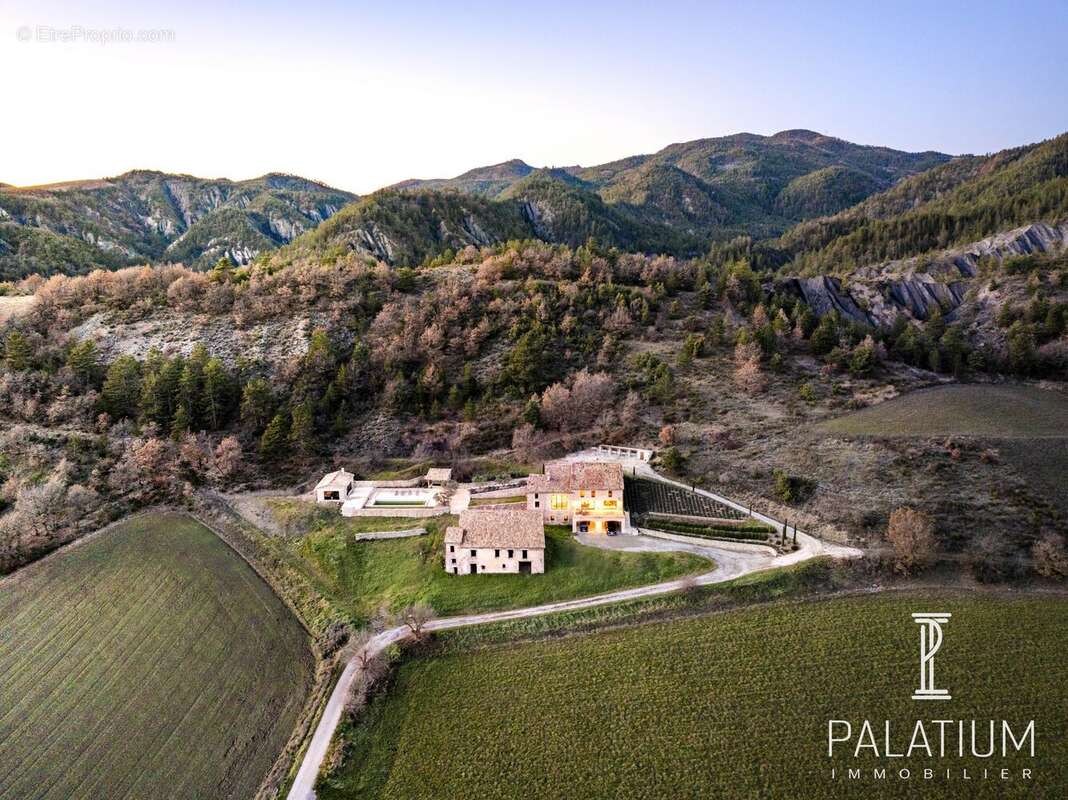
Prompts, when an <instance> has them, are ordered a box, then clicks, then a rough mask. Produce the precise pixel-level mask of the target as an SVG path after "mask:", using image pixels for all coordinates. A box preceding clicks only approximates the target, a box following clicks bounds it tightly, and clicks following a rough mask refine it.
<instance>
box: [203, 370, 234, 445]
mask: <svg viewBox="0 0 1068 800" xmlns="http://www.w3.org/2000/svg"><path fill="white" fill-rule="evenodd" d="M230 395H231V388H230V375H229V374H228V373H227V372H226V367H224V366H223V363H222V361H220V360H219V359H217V358H211V359H208V363H207V364H205V365H204V385H203V392H202V394H201V402H200V406H201V408H203V409H204V421H205V422H206V423H207V425H208V427H209V429H210V430H213V431H217V430H219V429H220V428H221V427H222V426H223V424H225V422H226V419H227V417H229V416H230V403H231V401H230Z"/></svg>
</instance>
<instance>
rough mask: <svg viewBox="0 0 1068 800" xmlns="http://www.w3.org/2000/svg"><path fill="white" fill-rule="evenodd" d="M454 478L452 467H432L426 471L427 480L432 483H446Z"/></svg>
mask: <svg viewBox="0 0 1068 800" xmlns="http://www.w3.org/2000/svg"><path fill="white" fill-rule="evenodd" d="M450 478H452V469H451V468H450V467H431V468H430V469H428V470H427V471H426V479H427V480H428V481H430V482H431V483H446V482H447V481H448V480H449V479H450Z"/></svg>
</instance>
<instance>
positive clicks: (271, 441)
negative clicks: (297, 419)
mask: <svg viewBox="0 0 1068 800" xmlns="http://www.w3.org/2000/svg"><path fill="white" fill-rule="evenodd" d="M288 433H289V415H288V414H286V413H285V412H284V411H280V412H278V413H277V414H275V415H274V418H273V419H272V420H271V422H270V424H269V425H268V426H267V428H266V430H264V432H263V435H262V436H261V437H260V457H261V458H263V459H264V460H266V461H275V460H277V459H279V458H281V457H282V456H283V455H285V452H286V441H287V436H288Z"/></svg>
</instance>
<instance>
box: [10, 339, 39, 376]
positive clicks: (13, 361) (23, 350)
mask: <svg viewBox="0 0 1068 800" xmlns="http://www.w3.org/2000/svg"><path fill="white" fill-rule="evenodd" d="M32 359H33V348H31V347H30V342H29V340H28V339H27V338H26V337H25V336H24V335H23V334H22V331H11V333H9V334H8V335H7V341H6V342H4V365H5V366H6V367H7V368H8V369H9V370H11V371H12V372H21V371H22V370H25V369H29V368H30V362H31V361H32Z"/></svg>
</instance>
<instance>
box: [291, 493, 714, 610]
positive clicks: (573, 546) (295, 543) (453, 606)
mask: <svg viewBox="0 0 1068 800" xmlns="http://www.w3.org/2000/svg"><path fill="white" fill-rule="evenodd" d="M285 513H287V514H289V515H293V514H296V513H297V512H296V511H295V510H294V509H293V507H292V504H289V505H287V506H286V508H285ZM306 513H307V516H306V520H307V523H306V524H307V525H308V530H307V531H306V532H305V533H304V534H303V535H302V536H301V537H300V538H296V539H293V540H291V541H289V542H287V543H286V545H285V546H286V547H287V556H288V557H289V558H290V559H291V563H294V564H295V565H297V566H298V567H299V568H301V569H302V570H303V571H304V572H305V574H306V575H308V577H309V578H310V579H311V581H312V582H313V583H314V584H315V585H316V587H317V588H318V589H319V590H320V591H321V592H322V593H323V594H324V595H326V596H327V597H329V598H330V599H331V600H332V601H333V602H334V603H335V604H336V605H337V606H338V607H339V608H342V609H344V610H346V611H347V612H348V613H349V614H350V615H351V616H352V617H353V619H354V620H356V621H363V620H366V619H368V618H369V617H371V616H372V615H373V614H374V613H375V612H376V611H377V610H378V609H379V608H381V607H382V606H386V607H387V608H389V609H391V610H397V609H399V608H401V607H403V606H405V605H408V604H410V603H418V602H425V603H429V604H430V605H431V606H433V608H434V609H435V610H436V611H437V612H438V614H440V615H442V616H447V615H452V614H460V613H464V612H471V611H488V610H493V609H505V608H522V607H524V606H531V605H538V604H540V603H549V602H553V601H556V600H568V599H571V598H575V597H584V596H588V595H593V594H599V593H601V592H607V591H612V590H613V589H620V588H624V587H628V586H641V585H643V584H646V583H656V582H658V581H663V580H670V579H672V578H676V577H679V576H680V575H686V574H690V573H697V572H707V571H708V570H710V569H711V568H712V565H711V563H710V562H709V560H708V559H705V558H701V557H699V556H695V555H692V554H690V553H623V552H617V551H610V550H600V549H597V548H593V547H588V546H586V545H582V544H579V543H578V542H577V541H575V539H574V538H573V537H572V536H571V529H570V528H566V527H559V526H546V528H545V539H546V570H545V574H543V575H449V574H447V573H446V572H445V570H444V567H443V565H442V559H443V557H444V549H443V542H442V537H443V535H444V529H445V527H446V526H447V525H449V524H453V521H454V520H455V519H456V518H455V517H449V516H445V517H433V518H427V519H419V520H411V519H407V520H403V521H394V520H391V519H390V518H388V517H387V518H382V517H365V518H359V517H354V518H352V519H344V518H342V517H340V516H339V515H337V513H336V512H335V513H334V514H333V515H330V516H325V515H321V514H319V513H318V512H316V511H313V510H311V509H309V510H308V511H307V512H306ZM413 524H418V525H425V526H426V528H427V530H428V532H429V533H428V534H427V535H426V536H420V537H414V538H409V539H393V540H387V541H356V539H355V534H356V533H358V532H360V530H368V529H377V530H385V529H388V528H391V527H412V525H413Z"/></svg>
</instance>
